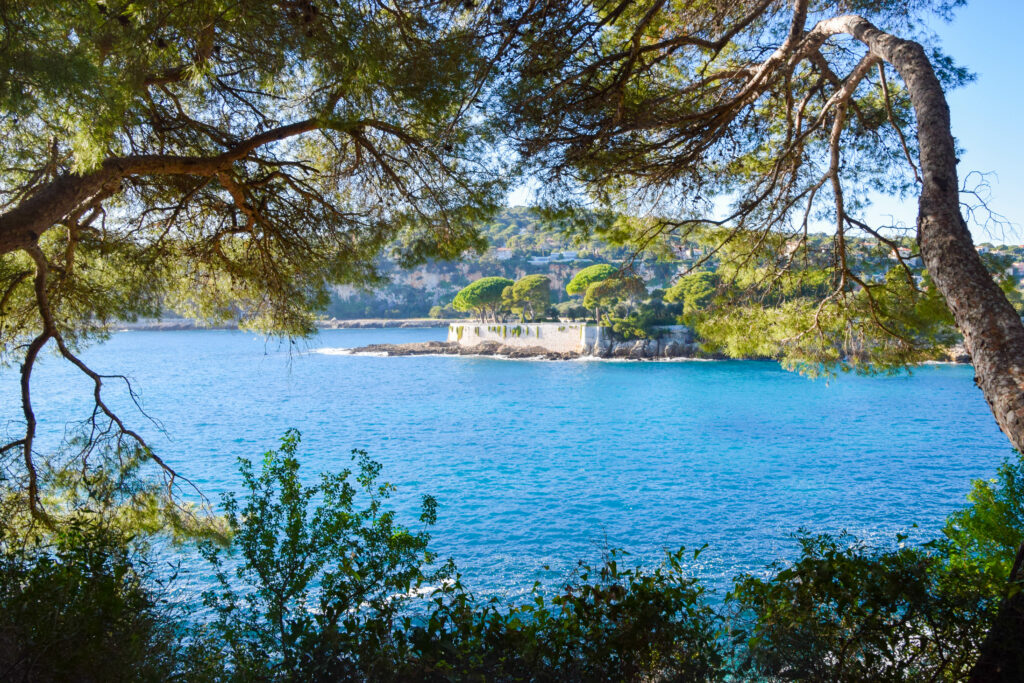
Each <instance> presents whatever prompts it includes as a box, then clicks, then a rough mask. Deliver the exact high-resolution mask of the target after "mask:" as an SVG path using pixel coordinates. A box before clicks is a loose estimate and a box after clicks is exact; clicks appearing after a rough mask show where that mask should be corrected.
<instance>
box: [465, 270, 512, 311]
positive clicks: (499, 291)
mask: <svg viewBox="0 0 1024 683" xmlns="http://www.w3.org/2000/svg"><path fill="white" fill-rule="evenodd" d="M513 284H515V283H514V282H512V280H509V279H508V278H506V277H493V276H492V277H482V278H480V279H479V280H474V281H473V282H471V283H469V284H468V285H466V286H465V287H463V288H462V289H461V290H460V291H459V293H458V294H456V295H455V298H454V299H453V300H452V308H454V309H455V310H457V311H473V312H475V313H476V314H477V315H478V316H479V317H480V320H481V321H483V320H486V318H487V316H488V315H490V316H491V317H492V319H495V320H496V319H497V316H498V314H499V313H500V312H501V310H502V308H503V306H504V303H503V299H502V296H503V295H504V294H505V288H506V287H511V286H512V285H513Z"/></svg>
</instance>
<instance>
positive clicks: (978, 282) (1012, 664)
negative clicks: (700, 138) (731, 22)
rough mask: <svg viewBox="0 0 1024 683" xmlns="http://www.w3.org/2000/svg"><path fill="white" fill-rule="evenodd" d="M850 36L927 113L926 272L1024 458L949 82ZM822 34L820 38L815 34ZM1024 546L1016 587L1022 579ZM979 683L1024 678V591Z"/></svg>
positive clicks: (1008, 609)
mask: <svg viewBox="0 0 1024 683" xmlns="http://www.w3.org/2000/svg"><path fill="white" fill-rule="evenodd" d="M820 29H824V30H825V31H826V32H843V33H848V34H850V35H852V36H853V37H854V38H856V39H857V40H859V41H861V42H863V43H864V44H865V45H867V46H868V48H869V49H870V51H871V52H872V53H873V54H875V55H877V56H878V57H880V58H882V59H884V60H885V61H887V62H889V63H890V64H892V66H893V67H894V68H895V69H896V71H897V72H898V73H899V74H900V77H901V78H902V79H903V82H904V83H906V85H907V90H908V92H909V94H910V99H911V102H912V104H913V106H914V112H915V114H916V115H917V139H918V144H919V147H920V162H921V176H922V183H923V186H922V188H921V197H920V199H919V201H918V216H917V241H918V244H919V245H920V247H921V256H922V258H923V259H924V263H925V266H926V267H927V268H928V272H929V273H930V274H931V276H932V279H933V280H934V281H935V284H936V286H937V287H938V288H939V291H940V292H941V293H942V295H943V297H944V298H945V300H946V304H947V305H948V306H949V309H950V311H951V312H952V313H953V318H954V320H955V321H956V324H957V327H958V328H959V329H960V331H961V333H963V335H964V344H965V346H966V347H967V351H968V353H970V355H971V361H972V362H973V364H974V381H975V383H976V384H977V385H978V387H979V388H980V389H981V391H982V393H983V394H984V396H985V400H986V401H988V405H989V408H991V410H992V414H993V415H994V416H995V418H996V422H997V423H998V424H999V428H1000V429H1001V430H1002V431H1003V433H1004V434H1006V436H1007V437H1008V438H1009V439H1010V442H1011V443H1012V444H1013V446H1014V447H1015V448H1016V449H1017V450H1019V451H1022V452H1024V325H1022V324H1021V319H1020V316H1018V315H1017V312H1016V311H1015V310H1014V309H1013V307H1012V306H1011V305H1010V303H1009V301H1007V299H1006V296H1005V295H1004V294H1003V292H1002V290H1000V289H999V287H998V286H997V285H996V283H995V281H994V280H993V278H992V276H991V275H990V274H989V273H988V271H987V270H986V269H985V266H984V264H983V263H982V262H981V257H980V256H979V255H978V252H977V250H976V249H975V248H974V242H973V240H972V239H971V233H970V231H969V230H968V229H967V224H966V223H965V221H964V219H963V216H962V215H961V213H960V192H959V188H960V183H959V180H958V179H957V172H956V165H957V161H958V159H957V158H956V147H955V145H954V142H953V134H952V129H951V125H950V118H949V106H948V105H947V103H946V97H945V94H944V93H943V91H942V85H941V84H940V83H939V79H938V78H937V77H936V75H935V71H934V69H932V66H931V63H930V62H929V60H928V57H927V55H926V54H925V51H924V49H923V48H922V47H921V45H919V44H918V43H915V42H912V41H908V40H902V39H899V38H896V37H894V36H892V35H889V34H887V33H884V32H882V31H880V30H878V29H877V28H875V27H874V26H873V25H871V23H870V22H868V21H867V20H865V19H863V18H861V17H856V16H846V17H838V18H836V19H831V20H828V21H825V22H822V23H821V24H819V25H818V26H817V27H815V29H814V31H818V30H820ZM814 31H812V33H814ZM1022 558H1024V545H1022V546H1021V550H1019V551H1018V554H1017V561H1016V562H1015V563H1014V570H1013V571H1012V572H1011V576H1010V581H1011V583H1013V582H1016V581H1018V580H1019V579H1020V577H1019V574H1020V573H1021V572H1020V567H1021V561H1022ZM970 680H971V681H972V682H974V681H976V682H978V683H980V682H981V681H1024V591H1017V592H1015V593H1012V594H1011V595H1010V597H1008V598H1007V599H1006V600H1004V601H1003V604H1002V606H1001V608H1000V610H999V613H998V615H997V617H996V619H995V622H994V623H993V625H992V627H991V629H990V631H989V634H988V637H987V638H986V640H985V642H984V644H983V645H982V648H981V652H980V654H979V658H978V661H977V663H976V664H975V666H974V669H973V671H972V672H971V676H970Z"/></svg>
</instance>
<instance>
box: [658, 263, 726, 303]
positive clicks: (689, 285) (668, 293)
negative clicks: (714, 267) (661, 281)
mask: <svg viewBox="0 0 1024 683" xmlns="http://www.w3.org/2000/svg"><path fill="white" fill-rule="evenodd" d="M717 284H718V277H717V276H716V275H715V274H714V273H711V272H708V271H702V272H699V273H690V274H688V275H684V276H683V277H681V278H679V280H678V281H677V282H676V283H675V284H674V285H672V286H671V287H669V288H668V289H667V290H665V301H668V302H671V303H682V304H683V313H684V314H689V313H695V312H696V311H698V310H699V309H702V308H704V307H705V306H707V305H708V304H709V303H710V302H711V299H712V297H713V296H714V295H715V287H716V286H717Z"/></svg>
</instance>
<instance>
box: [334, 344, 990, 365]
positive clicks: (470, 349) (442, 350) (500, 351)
mask: <svg viewBox="0 0 1024 683" xmlns="http://www.w3.org/2000/svg"><path fill="white" fill-rule="evenodd" d="M347 351H348V353H350V354H353V355H358V354H367V355H385V356H437V355H444V356H494V357H496V358H510V359H534V360H575V359H577V358H605V359H608V358H618V359H623V360H659V359H662V360H667V359H673V358H692V359H696V360H725V359H726V356H723V355H722V354H709V353H705V352H702V351H701V350H700V348H699V347H698V346H697V345H696V344H695V343H677V342H669V343H667V344H661V343H660V342H659V341H658V340H657V339H635V340H632V341H620V342H611V343H608V344H606V345H604V346H602V347H601V348H598V349H597V350H596V351H597V352H596V353H595V352H594V349H587V350H586V351H585V352H574V351H566V352H556V351H550V350H548V349H545V348H544V347H542V346H527V347H523V346H509V345H506V344H500V343H498V342H489V341H488V342H482V343H480V344H476V345H473V346H463V345H461V344H459V343H458V342H454V341H451V342H449V341H427V342H413V343H408V344H369V345H367V346H359V347H356V348H353V349H348V350H347ZM761 360H767V359H761ZM939 362H947V363H957V364H969V363H970V362H971V358H970V356H968V355H967V352H966V350H965V349H964V348H963V347H962V346H957V347H953V348H951V349H949V351H948V352H947V358H946V359H945V360H944V361H939Z"/></svg>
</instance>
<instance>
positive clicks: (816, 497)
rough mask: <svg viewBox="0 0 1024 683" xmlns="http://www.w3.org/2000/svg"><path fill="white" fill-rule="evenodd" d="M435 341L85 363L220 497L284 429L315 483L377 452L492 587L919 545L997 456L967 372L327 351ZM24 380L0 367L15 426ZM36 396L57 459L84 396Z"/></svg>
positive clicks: (110, 355) (80, 388) (43, 380)
mask: <svg viewBox="0 0 1024 683" xmlns="http://www.w3.org/2000/svg"><path fill="white" fill-rule="evenodd" d="M443 335H444V331H443V330H436V329H435V330H337V331H325V332H323V333H322V334H321V335H320V336H319V337H318V338H317V339H315V340H313V341H312V342H309V343H307V344H303V345H295V346H288V345H285V346H280V345H278V344H276V343H267V342H265V341H264V340H262V339H258V338H256V337H253V336H251V335H246V334H242V333H234V332H216V331H201V332H126V333H119V334H116V335H114V337H113V338H112V339H111V340H110V341H109V342H107V343H105V344H103V345H101V346H98V347H94V348H92V349H90V350H89V351H87V352H86V354H85V356H86V358H87V360H88V361H89V362H91V363H92V364H93V366H94V367H95V368H97V369H100V370H104V371H118V372H125V373H126V374H128V375H130V376H131V377H132V378H133V379H134V381H135V383H136V387H137V388H138V390H139V391H140V392H141V393H142V396H143V401H144V407H145V408H146V409H147V410H148V411H149V412H151V413H152V414H154V415H156V416H158V417H159V418H160V419H161V420H162V422H163V425H164V427H165V430H166V435H161V434H160V433H159V432H158V431H157V430H156V429H155V428H154V427H153V426H152V425H149V424H147V423H146V422H145V420H144V419H143V418H142V417H141V416H139V415H138V414H137V413H132V411H131V410H130V409H129V408H128V406H127V404H126V402H125V401H124V396H120V397H118V398H117V400H116V401H114V402H115V403H118V404H119V405H121V406H122V407H123V408H122V410H123V412H124V414H125V415H126V416H128V417H129V418H130V422H131V424H133V425H134V426H137V427H139V428H140V429H141V430H142V431H144V433H146V434H147V435H148V436H149V437H150V438H151V441H152V443H153V445H155V446H156V448H157V449H158V450H159V451H160V453H161V454H162V455H163V456H164V458H165V459H166V460H167V461H168V462H169V463H170V464H172V465H173V466H175V467H176V468H178V469H179V470H180V471H181V472H182V473H184V474H186V475H187V476H189V477H191V478H192V479H193V480H194V481H195V482H196V483H197V484H199V486H200V487H202V489H203V490H204V491H206V492H207V493H208V494H211V497H212V498H214V499H216V495H217V494H218V493H220V492H222V491H225V490H228V489H232V488H233V487H235V486H237V484H238V477H237V473H236V469H235V459H236V458H237V457H238V456H247V457H255V456H257V455H259V454H260V453H262V452H263V451H265V450H266V449H268V448H271V447H273V446H274V445H275V442H276V440H277V438H278V437H279V436H280V435H281V434H282V433H283V432H284V430H285V429H286V428H288V427H298V428H299V429H301V430H302V433H303V446H302V452H301V454H302V458H303V465H304V471H305V472H306V474H308V475H312V474H313V473H315V472H317V471H320V470H337V469H341V468H343V467H346V466H347V465H348V463H349V456H348V452H349V450H350V449H352V448H356V447H358V448H365V449H367V450H369V451H370V453H371V454H372V455H373V456H374V457H375V458H377V459H378V460H380V461H382V462H383V463H384V464H385V470H384V471H385V476H386V478H388V479H389V480H390V481H392V482H394V483H396V484H397V485H398V486H399V497H398V501H397V504H398V505H399V506H400V507H402V508H403V509H405V510H409V509H410V508H411V507H413V506H414V504H415V501H417V500H418V498H419V495H420V494H421V493H431V494H433V495H435V496H436V497H437V498H438V500H439V502H440V503H441V521H440V523H439V525H438V526H437V527H436V531H435V534H434V538H435V543H434V547H435V549H436V550H438V551H439V552H440V553H441V554H442V555H444V556H449V555H450V556H452V557H454V558H455V560H456V562H457V564H458V565H459V567H460V568H461V569H462V570H463V572H464V573H465V575H466V576H467V579H468V581H469V583H470V584H471V585H472V586H474V587H476V588H478V589H479V590H481V591H484V592H489V591H503V592H508V593H513V594H514V593H517V592H519V591H521V590H523V589H525V588H526V587H528V585H529V584H530V583H531V582H532V581H533V580H535V579H541V580H548V579H557V578H560V577H563V576H564V575H565V572H566V569H567V568H568V567H569V566H571V565H572V563H573V562H574V561H575V560H576V559H578V558H588V559H593V558H594V557H595V556H596V555H598V554H599V552H600V549H601V548H602V547H604V546H615V547H622V548H625V549H627V550H629V551H631V552H632V553H633V554H634V556H636V557H637V558H638V560H639V561H654V560H655V559H656V558H658V557H659V556H660V554H661V552H662V549H664V548H669V547H672V548H674V547H678V546H680V545H686V546H687V547H698V546H700V545H702V544H704V543H708V544H709V548H708V550H707V551H706V552H705V553H704V554H703V555H701V558H700V562H701V564H700V565H698V566H696V567H695V571H697V572H699V573H700V574H702V575H704V576H705V577H707V578H709V579H711V580H712V582H716V581H717V580H718V579H721V578H723V577H731V576H732V575H734V574H736V573H738V572H739V571H746V570H757V569H759V568H760V567H762V566H763V565H764V564H765V563H766V562H769V561H771V560H774V559H779V558H787V557H792V555H793V552H794V544H793V542H792V541H791V540H790V539H789V537H788V535H789V534H790V533H791V532H793V531H794V530H796V529H797V528H798V527H801V526H804V527H807V528H809V529H811V530H814V531H838V530H842V529H847V530H849V531H851V532H853V533H855V534H858V535H860V536H862V537H864V538H867V539H869V540H872V541H874V542H878V543H886V542H890V541H891V539H892V536H893V534H894V533H896V532H898V531H907V530H909V529H910V525H911V523H914V522H916V523H918V524H919V525H920V531H918V532H913V533H930V532H932V531H934V530H935V529H937V528H938V527H939V526H940V525H941V522H942V520H943V518H944V516H945V515H946V514H947V513H948V512H949V511H950V510H952V509H954V508H956V507H958V506H960V505H961V504H962V502H963V501H964V496H965V494H966V493H967V490H968V487H969V482H970V480H971V479H972V478H978V477H988V476H991V475H992V474H993V473H994V471H995V469H996V467H997V466H998V464H999V462H1000V461H1001V460H1002V459H1004V458H1006V457H1008V456H1009V455H1010V449H1009V446H1008V444H1007V442H1006V440H1005V439H1004V438H1003V437H1002V435H1001V434H1000V433H999V431H998V430H997V429H996V427H995V423H994V421H993V419H992V417H991V415H990V414H989V412H988V409H987V407H986V405H985V402H984V400H983V399H982V396H981V393H980V392H979V391H978V390H977V389H976V388H975V387H974V385H973V383H972V371H971V369H970V368H967V367H948V366H935V367H925V368H921V369H919V370H917V371H916V372H915V373H914V374H913V375H912V376H910V377H907V376H902V377H883V378H861V377H840V378H838V379H836V380H832V381H830V382H827V383H826V382H824V381H820V380H819V381H810V380H807V379H804V378H801V377H799V376H796V375H793V374H790V373H787V372H785V371H783V370H781V369H780V368H779V367H778V366H776V365H775V364H772V363H761V362H671V363H630V362H600V361H589V362H588V361H581V362H533V361H505V360H495V359H483V358H479V359H478V358H459V357H408V358H381V357H368V356H349V355H339V354H338V353H336V352H332V351H336V350H338V349H341V348H345V347H353V346H359V345H362V344H367V343H372V342H405V341H421V340H427V339H439V338H442V337H443ZM16 383H17V373H16V372H14V371H11V370H7V371H5V372H3V373H2V374H0V392H2V393H0V396H2V399H0V400H2V403H0V405H2V406H3V408H2V411H3V413H2V419H3V423H0V424H6V425H7V427H8V428H17V426H18V425H17V423H16V419H17V417H18V413H17V410H18V407H19V403H18V399H17V384H16ZM35 383H36V387H37V389H36V392H37V393H36V399H35V402H36V405H37V406H39V409H38V413H39V417H40V418H41V419H42V420H43V421H44V425H45V429H47V430H48V431H47V434H48V438H49V442H50V443H51V444H52V443H54V442H55V440H56V439H57V438H58V437H59V436H60V434H62V433H63V429H64V425H65V423H66V422H67V421H68V420H69V419H72V418H78V419H80V418H82V417H85V415H86V414H87V410H88V407H89V403H88V397H89V386H88V384H87V382H84V381H82V379H81V378H80V377H79V376H76V375H75V374H74V373H72V372H71V370H70V369H69V367H68V366H67V364H63V363H58V362H56V361H54V360H52V359H50V360H48V361H47V362H45V363H44V365H43V366H42V367H41V368H40V369H39V372H38V374H37V376H36V380H35ZM112 395H114V392H113V391H112ZM410 519H411V517H410ZM545 564H548V565H551V570H549V571H547V572H545V571H543V570H542V569H541V567H542V566H543V565H545Z"/></svg>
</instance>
